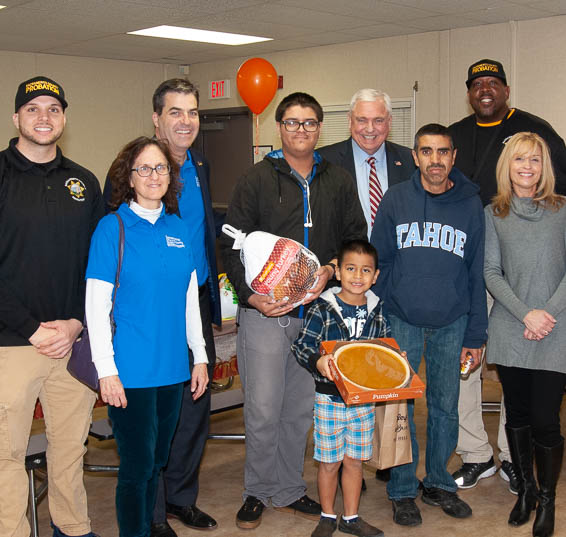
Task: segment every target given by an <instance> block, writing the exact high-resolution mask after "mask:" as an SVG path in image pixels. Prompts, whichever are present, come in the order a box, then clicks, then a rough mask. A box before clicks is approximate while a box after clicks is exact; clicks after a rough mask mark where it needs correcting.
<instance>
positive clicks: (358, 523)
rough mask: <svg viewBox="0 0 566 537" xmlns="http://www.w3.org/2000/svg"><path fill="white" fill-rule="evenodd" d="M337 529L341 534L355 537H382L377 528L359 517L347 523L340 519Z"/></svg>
mask: <svg viewBox="0 0 566 537" xmlns="http://www.w3.org/2000/svg"><path fill="white" fill-rule="evenodd" d="M338 529H339V530H340V531H341V532H342V533H349V534H350V535H356V536H357V537H383V532H382V531H381V530H380V529H379V528H376V527H375V526H372V525H371V524H368V523H367V522H366V521H365V520H364V519H363V518H362V517H361V516H358V517H357V518H354V519H353V520H348V521H346V520H344V519H343V518H342V517H340V524H338Z"/></svg>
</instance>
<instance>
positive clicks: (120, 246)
mask: <svg viewBox="0 0 566 537" xmlns="http://www.w3.org/2000/svg"><path fill="white" fill-rule="evenodd" d="M114 215H115V216H116V218H117V219H118V224H119V226H120V238H119V242H118V266H117V267H116V278H115V281H114V290H113V291H112V309H111V310H110V326H111V327H112V337H114V333H115V332H116V322H115V321H114V304H115V302H116V292H117V291H118V287H120V272H121V270H122V260H123V259H124V222H123V221H122V218H121V217H120V215H119V214H118V213H114Z"/></svg>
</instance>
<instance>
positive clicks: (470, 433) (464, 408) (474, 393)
mask: <svg viewBox="0 0 566 537" xmlns="http://www.w3.org/2000/svg"><path fill="white" fill-rule="evenodd" d="M481 377H482V368H481V367H478V368H477V369H476V370H475V371H473V372H472V373H471V374H470V376H469V377H468V378H467V379H466V380H460V399H459V401H458V415H459V421H460V427H459V430H458V446H457V447H456V453H457V454H458V455H460V457H462V462H464V463H466V462H487V461H488V460H489V459H490V458H491V457H492V456H493V448H492V447H491V445H490V444H489V440H488V438H487V432H486V431H485V427H484V423H483V415H482V406H481V404H482V381H481ZM497 445H498V447H499V450H500V451H499V460H500V461H501V462H503V461H510V460H511V455H510V454H509V446H508V444H507V437H506V435H505V407H504V405H503V396H501V412H500V414H499V428H498V431H497Z"/></svg>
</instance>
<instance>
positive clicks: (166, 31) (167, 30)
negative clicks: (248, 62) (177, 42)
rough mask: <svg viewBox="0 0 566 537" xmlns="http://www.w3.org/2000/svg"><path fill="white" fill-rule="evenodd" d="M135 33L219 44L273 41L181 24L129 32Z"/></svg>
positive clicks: (269, 38)
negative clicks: (187, 26)
mask: <svg viewBox="0 0 566 537" xmlns="http://www.w3.org/2000/svg"><path fill="white" fill-rule="evenodd" d="M127 33H128V34H133V35H146V36H149V37H162V38H164V39H182V40H184V41H198V42H200V43H214V44H217V45H248V44H250V43H259V42H260V41H272V38H271V37H256V36H253V35H241V34H227V33H225V32H211V31H209V30H196V29H194V28H182V27H180V26H167V25H163V26H154V27H153V28H145V29H143V30H136V31H135V32H127Z"/></svg>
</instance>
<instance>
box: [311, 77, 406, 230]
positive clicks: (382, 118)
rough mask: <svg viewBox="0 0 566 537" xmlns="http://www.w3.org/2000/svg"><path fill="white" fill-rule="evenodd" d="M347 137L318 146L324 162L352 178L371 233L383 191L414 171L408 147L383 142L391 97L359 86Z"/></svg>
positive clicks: (351, 112)
mask: <svg viewBox="0 0 566 537" xmlns="http://www.w3.org/2000/svg"><path fill="white" fill-rule="evenodd" d="M348 117H349V126H350V133H351V137H350V138H348V139H347V140H344V141H343V142H338V143H336V144H332V145H328V146H326V147H322V148H320V149H319V150H318V151H319V153H320V154H321V155H322V156H323V157H324V158H325V159H326V160H328V161H330V162H332V163H333V164H337V165H338V166H342V168H345V169H346V170H347V171H348V172H349V173H350V175H351V176H352V177H353V178H354V179H355V180H356V188H357V191H358V197H359V198H360V203H361V205H362V209H363V210H364V215H365V217H366V221H367V225H368V237H370V236H371V230H372V227H373V219H374V218H375V212H376V211H377V207H378V206H379V202H380V201H381V198H382V197H383V194H385V192H386V190H387V189H388V188H389V187H390V186H391V185H394V184H396V183H400V182H401V181H405V180H406V179H408V178H409V177H411V174H412V173H413V171H414V170H415V163H414V161H413V157H412V155H411V150H410V149H409V148H407V147H403V146H401V145H398V144H394V143H393V142H388V141H387V136H388V135H389V130H390V129H391V98H390V97H389V95H387V93H384V92H382V91H378V90H375V89H369V88H366V89H361V90H359V91H357V92H356V93H354V95H353V97H352V100H351V101H350V112H349V114H348Z"/></svg>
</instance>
